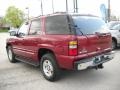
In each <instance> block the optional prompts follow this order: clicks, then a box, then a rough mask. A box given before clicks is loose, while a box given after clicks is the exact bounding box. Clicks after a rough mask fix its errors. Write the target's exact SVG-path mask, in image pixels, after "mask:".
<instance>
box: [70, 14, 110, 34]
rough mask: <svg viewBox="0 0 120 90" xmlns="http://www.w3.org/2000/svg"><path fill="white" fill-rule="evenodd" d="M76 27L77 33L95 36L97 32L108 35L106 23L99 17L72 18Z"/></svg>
mask: <svg viewBox="0 0 120 90" xmlns="http://www.w3.org/2000/svg"><path fill="white" fill-rule="evenodd" d="M72 18H73V22H74V24H75V27H76V33H77V34H78V35H80V33H81V32H82V33H83V34H95V33H96V32H102V33H106V32H108V28H107V26H106V23H105V22H104V21H103V20H101V19H100V18H98V17H92V16H72Z"/></svg>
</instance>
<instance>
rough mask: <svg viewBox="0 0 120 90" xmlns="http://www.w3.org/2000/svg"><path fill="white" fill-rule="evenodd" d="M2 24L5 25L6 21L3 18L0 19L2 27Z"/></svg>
mask: <svg viewBox="0 0 120 90" xmlns="http://www.w3.org/2000/svg"><path fill="white" fill-rule="evenodd" d="M4 24H6V20H5V18H1V19H0V26H3V25H4Z"/></svg>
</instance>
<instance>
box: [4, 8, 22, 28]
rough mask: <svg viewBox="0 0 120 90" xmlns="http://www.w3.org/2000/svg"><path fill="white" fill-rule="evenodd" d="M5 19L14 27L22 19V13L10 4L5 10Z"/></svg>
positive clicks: (17, 25)
mask: <svg viewBox="0 0 120 90" xmlns="http://www.w3.org/2000/svg"><path fill="white" fill-rule="evenodd" d="M5 20H6V22H7V23H9V24H10V25H12V26H13V27H15V28H16V27H19V26H20V25H21V23H22V22H23V21H24V13H23V11H21V10H19V9H18V8H16V7H14V6H10V7H9V8H8V9H7V11H6V15H5Z"/></svg>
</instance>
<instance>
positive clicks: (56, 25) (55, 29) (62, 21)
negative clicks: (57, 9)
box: [46, 15, 70, 34]
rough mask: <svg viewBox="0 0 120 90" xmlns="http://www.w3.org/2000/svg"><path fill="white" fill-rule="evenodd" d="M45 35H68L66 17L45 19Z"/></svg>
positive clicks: (58, 16)
mask: <svg viewBox="0 0 120 90" xmlns="http://www.w3.org/2000/svg"><path fill="white" fill-rule="evenodd" d="M46 34H70V30H69V26H68V20H67V16H66V15H57V16H50V17H47V18H46Z"/></svg>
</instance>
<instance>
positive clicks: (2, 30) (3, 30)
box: [0, 29, 8, 33]
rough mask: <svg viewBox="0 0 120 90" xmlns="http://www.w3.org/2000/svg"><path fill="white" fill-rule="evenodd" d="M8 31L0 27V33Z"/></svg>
mask: <svg viewBox="0 0 120 90" xmlns="http://www.w3.org/2000/svg"><path fill="white" fill-rule="evenodd" d="M3 32H8V29H0V33H3Z"/></svg>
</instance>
